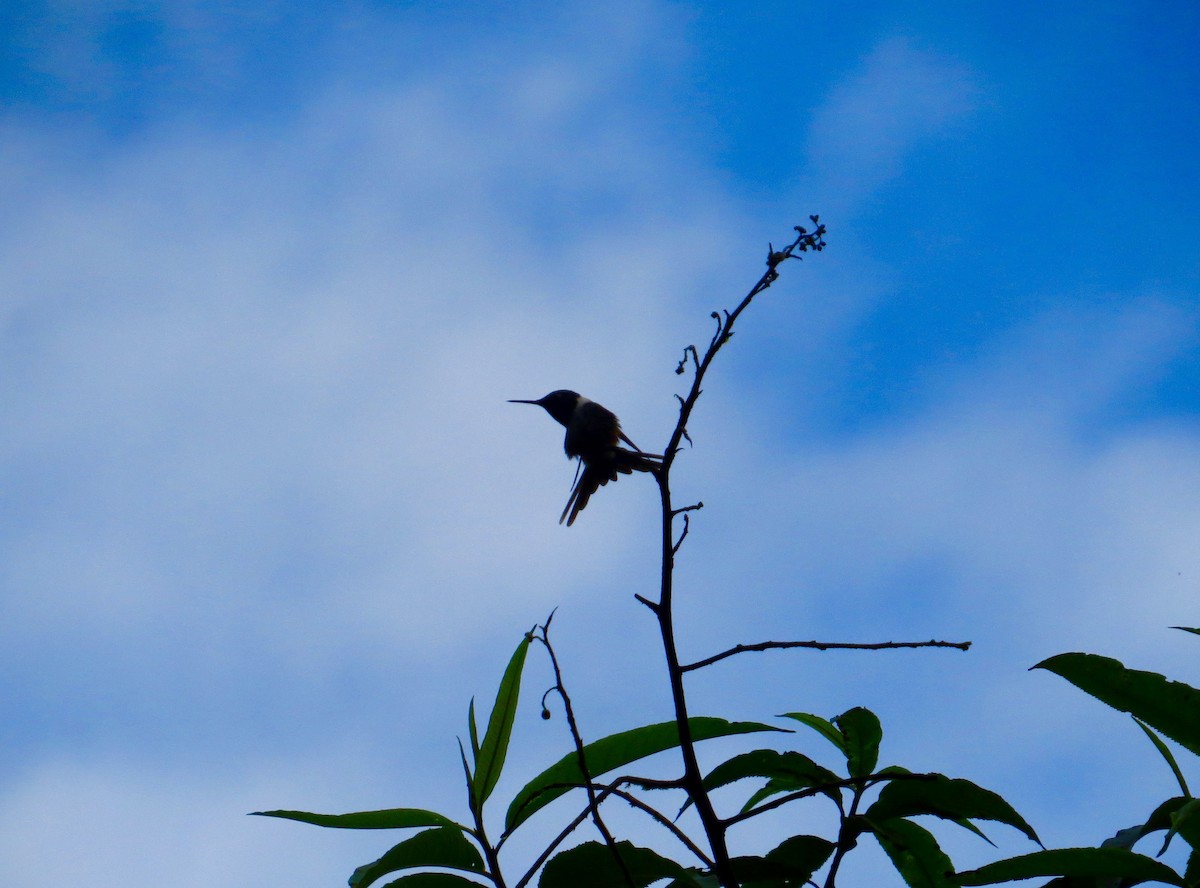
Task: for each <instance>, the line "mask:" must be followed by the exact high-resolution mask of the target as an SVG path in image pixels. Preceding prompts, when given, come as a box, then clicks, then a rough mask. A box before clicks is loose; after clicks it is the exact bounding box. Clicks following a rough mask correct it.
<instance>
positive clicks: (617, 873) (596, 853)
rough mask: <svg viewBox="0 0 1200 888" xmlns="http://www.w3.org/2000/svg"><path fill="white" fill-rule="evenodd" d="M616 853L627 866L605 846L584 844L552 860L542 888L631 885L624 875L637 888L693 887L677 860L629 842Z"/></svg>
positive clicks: (543, 872)
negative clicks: (660, 884) (664, 883)
mask: <svg viewBox="0 0 1200 888" xmlns="http://www.w3.org/2000/svg"><path fill="white" fill-rule="evenodd" d="M616 853H617V854H619V855H620V858H621V860H622V861H623V862H624V864H625V866H624V868H622V867H621V864H620V863H618V862H617V860H616V857H615V855H614V853H613V849H612V848H609V847H608V845H606V844H604V843H603V842H585V843H584V844H582V845H578V846H576V847H574V848H571V849H570V850H568V851H564V852H562V853H561V854H557V855H555V856H554V857H552V858H550V862H549V863H547V864H546V867H545V869H543V870H542V875H541V877H540V878H539V879H538V886H539V888H613V886H625V885H628V884H629V883H628V881H627V880H626V878H625V873H626V872H628V873H629V876H630V877H631V878H632V879H633V884H634V886H635V888H645V886H647V885H649V884H651V883H653V882H657V881H658V880H659V879H667V878H674V879H676V880H679V879H683V880H684V882H683V884H685V885H688V884H694V883H693V882H691V880H690V879H688V871H687V870H686V869H685V868H684V867H683V866H682V865H681V864H678V863H676V862H675V861H674V860H670V859H669V858H666V857H662V856H661V855H659V854H656V853H655V852H654V851H651V850H650V849H648V848H638V847H636V846H634V845H633V844H631V843H629V842H617V843H616Z"/></svg>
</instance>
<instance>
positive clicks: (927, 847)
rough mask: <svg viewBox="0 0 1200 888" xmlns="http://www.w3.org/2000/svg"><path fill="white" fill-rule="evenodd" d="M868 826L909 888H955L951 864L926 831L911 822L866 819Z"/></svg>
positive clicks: (931, 835)
mask: <svg viewBox="0 0 1200 888" xmlns="http://www.w3.org/2000/svg"><path fill="white" fill-rule="evenodd" d="M868 823H869V824H870V827H871V832H873V833H874V834H875V838H876V839H878V840H879V844H880V845H881V846H882V847H883V850H884V851H885V852H886V853H887V856H888V857H889V858H891V861H892V866H894V867H895V868H896V872H898V873H900V876H901V877H902V878H903V879H904V882H905V884H907V885H909V886H910V888H954V884H955V883H954V881H953V879H952V876H953V875H954V864H953V863H951V861H950V858H949V857H947V856H946V854H945V852H943V851H942V849H941V846H939V845H938V843H937V839H935V838H934V837H933V834H932V833H930V832H929V830H927V829H925V828H924V827H921V826H917V824H915V823H913V822H912V821H911V820H884V821H881V822H876V821H874V820H870V819H868Z"/></svg>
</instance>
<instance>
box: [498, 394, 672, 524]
mask: <svg viewBox="0 0 1200 888" xmlns="http://www.w3.org/2000/svg"><path fill="white" fill-rule="evenodd" d="M509 403H510V404H536V405H537V406H539V407H542V408H544V409H545V411H546V412H547V413H549V414H550V415H551V416H552V417H553V418H554V419H555V420H557V421H558V423H559V424H561V425H562V426H563V427H564V428H565V429H566V430H567V434H566V438H565V439H564V440H563V449H564V450H565V451H566V452H567V457H568V458H569V459H578V460H579V463H580V465H579V467H578V468H577V470H576V482H575V487H574V488H573V489H572V490H571V497H570V499H568V500H567V505H566V508H564V509H563V513H562V517H561V518H559V519H558V523H559V524H562V523H563V522H564V521H566V522H567V527H570V526H571V525H572V524H574V523H575V519H576V518H577V517H579V513H580V512H582V511H583V510H584V508H585V507H586V506H587V504H588V500H589V499H591V497H592V494H593V493H595V492H596V491H597V490H598V489H599V488H600V487H602V486H604V485H605V484H607V483H608V482H609V481H616V480H617V476H618V475H630V474H632V473H633V472H656V471H658V469H659V468H660V467H661V465H662V456H660V455H658V454H654V453H643V452H642V449H641V448H640V447H638V446H637V445H636V444H634V443H633V442H632V441H630V440H629V437H628V436H627V435H626V434H625V433H624V432H623V431H621V423H620V421H619V420H618V419H617V416H616V414H615V413H613V412H612V411H611V410H609V409H607V408H605V407H602V406H600V405H599V404H597V403H596V402H595V401H592V400H590V399H588V398H585V397H584V396H583V395H581V394H579V393H578V392H572V391H569V390H568V389H559V390H558V391H553V392H551V393H550V394H548V395H546V396H545V397H542V398H538V399H537V400H536V401H527V400H522V399H519V398H514V399H511V400H510V401H509ZM618 441H620V442H624V443H625V444H628V445H629V446H630V447H632V448H633V450H626V449H625V448H624V447H621V446H620V445H619V444H618V443H617V442H618Z"/></svg>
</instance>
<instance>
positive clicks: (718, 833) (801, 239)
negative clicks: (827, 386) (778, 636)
mask: <svg viewBox="0 0 1200 888" xmlns="http://www.w3.org/2000/svg"><path fill="white" fill-rule="evenodd" d="M810 218H811V219H812V222H813V224H814V225H815V226H816V230H815V231H813V232H811V233H809V232H808V231H806V230H805V229H804V228H801V227H799V226H797V227H796V229H795V231H796V239H795V240H794V241H792V243H791V244H789V245H788V246H786V247H784V248H783V249H782V250H776V249H775V248H774V247H773V246H770V245H768V246H769V249H768V254H767V270H766V272H765V273H764V274H763V275H762V277H760V278H759V279H758V282H757V283H756V284H755V285H754V286H753V287H751V288H750V291H749V292H748V293H747V294H746V296H745V297H744V298H743V299H742V301H741V302H740V303H738V305H737V307H736V308H735V309H734V310H733V311H726V312H724V313H723V314H722V313H721V312H715V311H714V312H713V313H712V315H711V317H712V319H713V320H714V321H715V322H716V330H715V332H714V333H713V337H712V340H711V341H710V342H709V344H708V348H707V349H705V352H704V357H703V358H700V359H699V360H697V350H696V348H695V347H694V346H689V348H687V349H685V350H684V353H683V359H682V360H681V361H680V362H679V364H678V366H677V367H676V368H675V370H676V373H680V374H682V372H683V369H684V367H686V366H687V359H688V356H689V354H690V355H691V358H692V364H693V371H694V372H693V374H692V384H691V387H690V388H689V390H688V394H687V397H682V396H680V395H676V398H678V400H679V418H678V419H677V420H676V422H675V428H674V430H673V431H672V432H671V438H670V440H669V441H668V443H667V446H666V447H664V448H663V451H662V453H663V461H662V466H661V468H660V469H659V470H658V472H656V473H655V476H654V477H655V480H656V481H657V482H658V492H659V498H660V500H661V503H662V531H661V545H662V550H661V551H662V561H661V574H660V582H661V587H660V592H659V599H658V602H657V605H655V604H652V603H651V602H649V601H647V600H645V599H642V598H639V601H641V602H642V603H643V604H645V605H646V606H647V607H649V608H650V610H651V612H652V613H653V614H654V616H655V617H656V618H657V619H658V627H659V633H660V635H661V636H662V643H663V653H664V655H665V657H666V661H667V677H668V679H669V682H670V686H671V701H672V703H673V704H674V709H675V724H676V726H677V727H678V729H679V752H680V756H681V757H682V759H683V778H682V783H683V788H684V790H685V792H686V793H687V795H688V798H689V799H691V801H692V804H694V805H695V807H696V814H697V816H698V817H699V818H700V823H701V826H702V827H703V829H704V834H705V837H706V838H707V839H708V844H709V848H710V849H711V851H712V861H713V862H712V866H711V867H710V869H711V871H712V873H713V875H715V876H716V880H717V882H718V883H719V884H720V885H721V886H722V888H736V886H737V884H738V880H737V877H736V875H735V873H734V870H733V864H732V860H731V858H730V855H729V848H728V845H727V844H726V841H725V825H724V824H723V823H722V822H721V819H720V818H719V817H718V816H717V813H716V810H715V809H714V808H713V804H712V799H711V798H709V794H708V790H707V789H706V788H705V786H704V777H703V775H702V774H701V772H700V764H699V761H698V760H697V757H696V745H695V740H694V739H693V737H692V730H691V725H690V723H689V721H688V705H687V694H686V693H685V691H684V686H683V676H684V671H685V670H684V669H683V668H682V667H681V666H680V662H679V652H678V649H677V647H676V643H675V622H674V613H673V608H672V600H673V597H674V592H673V588H674V571H675V556H676V554H677V553H678V551H679V547H680V545H682V543H683V540H684V538H685V537H686V536H687V532H688V516H687V514H686V513H687V512H688V511H690V509H678V510H677V509H675V508H673V507H672V505H671V482H670V475H671V466H672V464H673V463H674V462H675V457H676V455H677V454H678V453H679V448H680V443H681V442H682V441H684V440H685V439H686V440H687V441H688V443H689V444H690V443H691V438H689V437H688V433H687V426H688V420H689V419H690V418H691V415H692V410H693V408H694V407H695V406H696V400H697V399H698V398H699V397H700V393H701V391H702V390H703V389H702V387H701V386H702V384H703V382H704V374H705V373H707V372H708V368H709V366H710V365H711V364H712V361H713V358H714V357H716V354H717V352H718V351H720V350H721V346H722V345H724V344H725V343H726V342H728V341H729V337H731V336H732V335H733V326H734V324H735V323H737V319H738V316H739V315H741V313H742V312H743V311H745V310H746V308H747V307H748V306H749V305H750V303H751V301H752V300H753V299H754V297H755V296H756V295H758V294H759V293H761V292H762V291H763V290H765V289H766V288H767V287H769V286H771V284H772V283H774V282H775V280H776V279H777V278H778V277H779V272H778V271H777V267H778V265H779V264H780V263H781V262H783V261H785V260H787V259H792V258H799V257H798V256H797V255H796V254H797V253H803V252H807V251H808V250H821V249H823V248H824V246H825V240H824V234H825V226H824V225H822V224H821V223H820V221H819V220H818V218H817V217H816V216H811V217H810ZM681 512H682V513H684V524H683V531H682V533H681V534H680V536H679V539H678V540H676V539H674V534H673V532H672V531H673V524H674V520H675V516H676V515H678V514H680V513H681Z"/></svg>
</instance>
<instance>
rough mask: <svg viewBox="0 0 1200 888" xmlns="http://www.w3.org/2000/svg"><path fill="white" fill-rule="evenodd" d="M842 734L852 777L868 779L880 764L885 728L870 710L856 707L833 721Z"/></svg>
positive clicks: (848, 767)
mask: <svg viewBox="0 0 1200 888" xmlns="http://www.w3.org/2000/svg"><path fill="white" fill-rule="evenodd" d="M833 723H834V724H835V725H837V726H838V728H839V729H840V730H841V732H842V738H843V743H844V748H845V750H846V767H847V769H848V770H849V772H850V776H851V777H866V776H867V775H868V774H870V773H871V772H872V771H874V770H875V765H876V764H877V763H878V762H879V744H880V742H881V741H882V740H883V726H882V725H880V724H879V719H878V718H877V717H876V716H875V713H873V712H872V711H871V710H869V709H864V708H863V707H861V706H856V707H854V708H853V709H849V710H847V711H846V712H843V713H842V714H841V715H839V716H836V717H835V718H834V719H833Z"/></svg>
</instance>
